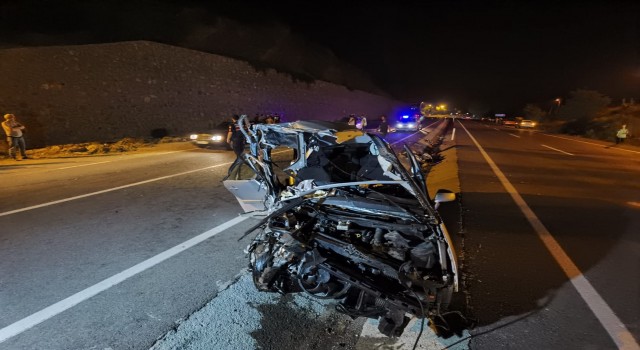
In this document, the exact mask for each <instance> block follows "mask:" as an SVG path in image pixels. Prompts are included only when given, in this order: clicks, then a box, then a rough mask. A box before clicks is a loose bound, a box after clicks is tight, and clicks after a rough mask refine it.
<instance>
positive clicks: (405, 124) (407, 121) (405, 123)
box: [393, 114, 420, 131]
mask: <svg viewBox="0 0 640 350" xmlns="http://www.w3.org/2000/svg"><path fill="white" fill-rule="evenodd" d="M393 126H394V128H395V130H396V131H418V130H420V123H419V122H418V120H416V118H415V117H414V116H412V115H408V114H405V115H402V116H400V117H399V118H398V119H397V121H396V122H395V124H393Z"/></svg>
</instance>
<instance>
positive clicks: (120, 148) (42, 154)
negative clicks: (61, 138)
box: [0, 137, 191, 160]
mask: <svg viewBox="0 0 640 350" xmlns="http://www.w3.org/2000/svg"><path fill="white" fill-rule="evenodd" d="M183 144H188V145H191V144H190V143H188V142H187V140H186V139H184V138H180V137H164V138H162V139H156V140H149V139H135V138H128V137H127V138H123V139H121V140H118V141H116V142H109V143H101V142H84V143H71V144H65V145H54V146H47V147H44V148H36V149H27V152H26V153H27V156H28V157H29V158H33V159H42V158H66V157H82V156H95V155H106V154H118V153H124V152H140V151H149V150H157V149H158V148H171V147H173V146H177V147H180V146H182V145H183ZM3 146H4V147H2V151H3V152H2V156H1V157H0V159H6V160H11V159H10V158H9V155H8V153H7V145H6V143H5V144H4V145H3Z"/></svg>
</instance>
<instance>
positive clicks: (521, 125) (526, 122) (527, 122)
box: [516, 119, 536, 129]
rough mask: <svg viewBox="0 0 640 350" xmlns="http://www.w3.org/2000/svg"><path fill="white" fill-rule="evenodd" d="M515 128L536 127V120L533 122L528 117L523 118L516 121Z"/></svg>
mask: <svg viewBox="0 0 640 350" xmlns="http://www.w3.org/2000/svg"><path fill="white" fill-rule="evenodd" d="M516 127H517V128H529V129H533V128H535V127H536V122H534V121H533V120H529V119H523V120H521V121H520V123H518V124H517V125H516Z"/></svg>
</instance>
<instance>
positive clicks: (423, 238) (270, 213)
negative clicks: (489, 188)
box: [223, 117, 458, 336]
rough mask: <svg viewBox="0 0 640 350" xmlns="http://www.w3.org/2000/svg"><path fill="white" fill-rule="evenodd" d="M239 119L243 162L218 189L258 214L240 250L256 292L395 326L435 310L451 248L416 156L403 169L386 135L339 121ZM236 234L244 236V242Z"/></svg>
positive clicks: (392, 329)
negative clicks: (328, 305) (307, 298)
mask: <svg viewBox="0 0 640 350" xmlns="http://www.w3.org/2000/svg"><path fill="white" fill-rule="evenodd" d="M243 118H244V117H242V118H241V120H240V121H238V125H240V126H241V128H242V132H243V133H245V136H246V137H247V139H248V140H249V144H250V152H249V153H246V154H245V155H244V162H243V163H237V164H234V166H233V167H232V169H230V170H231V171H230V175H229V176H228V177H227V178H226V179H225V180H224V181H223V183H224V186H225V187H226V188H227V189H228V190H229V191H230V192H231V193H232V194H233V195H234V196H235V197H236V198H237V200H238V202H239V204H240V205H241V207H242V208H243V209H244V211H245V212H248V213H251V214H253V215H255V216H256V217H258V218H259V219H260V221H259V222H258V223H257V224H256V225H255V226H253V227H252V228H251V229H249V230H248V231H247V232H246V234H245V235H244V236H243V237H242V238H244V237H246V236H247V235H249V234H252V233H255V237H254V238H253V240H252V241H251V243H250V244H249V246H248V247H247V249H246V252H247V253H248V254H249V268H250V270H251V273H252V275H253V281H254V283H255V286H256V288H257V289H258V290H260V291H265V292H278V293H282V294H287V293H308V294H310V295H312V296H314V297H317V298H321V299H335V300H336V301H337V304H336V309H337V310H338V311H339V312H342V313H345V314H347V315H349V316H351V317H352V318H354V319H355V318H357V317H368V318H373V319H378V320H379V327H378V329H379V330H380V332H381V333H383V334H385V335H387V336H399V335H401V334H402V332H403V330H404V328H405V326H406V325H407V323H408V321H409V319H410V318H409V317H408V315H414V316H416V317H418V318H429V319H432V318H433V317H436V316H438V315H440V313H442V312H444V310H446V309H447V307H448V305H449V303H450V301H451V297H452V293H453V292H454V291H457V289H458V268H457V263H456V255H455V251H454V248H453V245H452V242H451V239H450V237H449V235H448V233H447V230H446V228H445V226H444V224H443V223H442V220H441V218H440V217H439V215H438V213H437V211H436V208H437V206H438V204H439V203H440V202H446V201H451V200H453V199H454V198H455V195H454V194H452V193H439V194H437V195H436V196H435V198H433V199H431V198H429V197H428V192H427V188H426V183H425V177H424V174H423V173H422V171H421V169H420V164H419V163H418V161H417V160H416V159H415V156H414V155H413V153H412V152H410V151H409V149H408V147H407V146H405V151H406V153H407V156H408V159H407V161H408V164H407V167H406V168H405V166H403V164H402V162H401V161H400V159H399V158H398V157H397V156H396V154H395V153H394V151H393V150H392V148H391V147H390V146H389V144H387V143H386V141H384V140H383V139H382V138H380V137H379V136H377V135H375V134H369V133H366V132H363V131H361V130H358V129H355V128H354V127H353V126H349V125H347V124H346V123H345V124H342V123H330V122H321V121H298V122H291V123H283V124H256V125H253V126H251V127H250V128H247V127H245V126H244V125H246V124H245V123H243V122H242V119H243ZM242 238H241V239H242Z"/></svg>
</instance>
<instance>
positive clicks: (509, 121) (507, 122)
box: [502, 119, 518, 127]
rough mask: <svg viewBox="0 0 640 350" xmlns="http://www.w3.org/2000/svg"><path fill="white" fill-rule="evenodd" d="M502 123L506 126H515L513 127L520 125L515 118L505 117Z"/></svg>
mask: <svg viewBox="0 0 640 350" xmlns="http://www.w3.org/2000/svg"><path fill="white" fill-rule="evenodd" d="M502 125H504V126H513V127H517V126H518V121H517V120H515V119H505V120H504V121H503V122H502Z"/></svg>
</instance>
